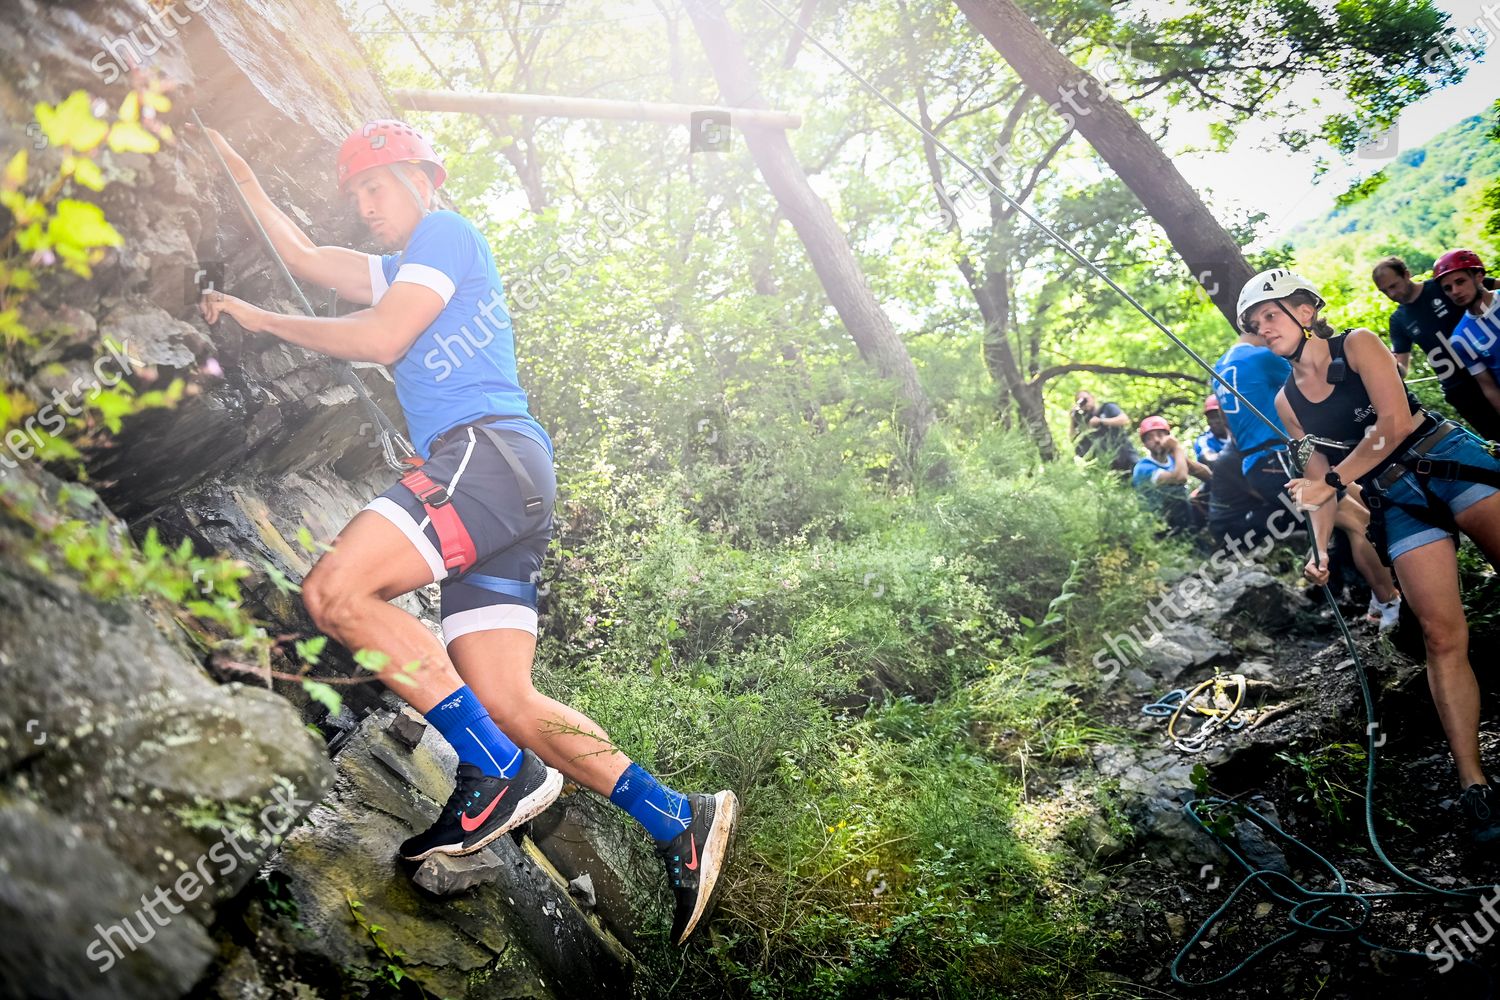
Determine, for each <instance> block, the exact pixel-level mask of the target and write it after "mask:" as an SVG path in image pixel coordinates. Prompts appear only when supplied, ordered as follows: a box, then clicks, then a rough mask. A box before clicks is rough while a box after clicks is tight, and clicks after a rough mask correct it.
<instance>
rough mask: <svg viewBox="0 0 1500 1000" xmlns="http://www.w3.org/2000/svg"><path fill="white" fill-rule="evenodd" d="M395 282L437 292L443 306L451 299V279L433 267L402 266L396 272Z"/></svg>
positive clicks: (423, 265) (452, 290) (420, 265)
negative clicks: (407, 283) (407, 282)
mask: <svg viewBox="0 0 1500 1000" xmlns="http://www.w3.org/2000/svg"><path fill="white" fill-rule="evenodd" d="M396 280H397V281H409V282H411V283H412V284H414V285H421V286H423V287H424V288H430V289H432V290H433V291H434V292H437V293H438V294H439V295H440V296H442V298H443V305H447V304H448V300H449V299H451V298H453V292H454V287H453V279H452V278H450V277H448V276H447V275H446V274H444V273H443V272H442V271H439V270H438V269H437V268H435V267H428V266H427V265H426V264H402V265H401V270H399V271H397V272H396Z"/></svg>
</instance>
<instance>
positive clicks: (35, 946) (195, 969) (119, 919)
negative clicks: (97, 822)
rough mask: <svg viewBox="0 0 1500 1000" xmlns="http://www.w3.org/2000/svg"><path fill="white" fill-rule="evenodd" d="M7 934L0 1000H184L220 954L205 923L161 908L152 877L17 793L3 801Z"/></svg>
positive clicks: (0, 823) (0, 880) (1, 915)
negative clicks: (181, 999)
mask: <svg viewBox="0 0 1500 1000" xmlns="http://www.w3.org/2000/svg"><path fill="white" fill-rule="evenodd" d="M167 902H168V903H169V902H170V900H168V901H167ZM0 935H4V938H5V947H4V948H0V996H7V997H33V998H36V1000H54V998H56V1000H95V998H98V1000H134V998H137V997H176V996H181V995H183V994H185V993H186V992H188V990H190V989H191V988H192V986H193V984H194V983H195V982H197V980H198V978H199V977H200V976H201V975H202V974H203V972H204V970H205V969H207V968H208V965H209V963H210V962H211V961H212V960H213V957H214V953H215V948H214V945H213V941H212V940H211V939H210V938H209V935H208V933H207V932H206V931H205V930H204V929H203V927H202V925H200V924H199V923H198V922H197V921H196V920H194V919H193V918H192V916H191V915H189V914H186V913H178V914H174V913H173V912H172V910H171V908H170V907H169V906H168V905H166V903H162V902H159V901H158V900H157V899H156V897H155V887H154V886H152V884H151V882H150V880H149V879H147V878H145V877H144V876H142V875H140V874H139V873H137V872H135V871H134V870H132V868H131V867H130V866H129V865H128V864H126V863H125V861H124V860H123V859H122V858H120V857H119V856H118V855H116V854H115V853H114V852H113V851H111V850H110V849H109V848H108V847H105V846H103V845H102V844H100V843H98V842H97V841H96V840H94V839H92V838H91V837H89V836H88V834H87V833H86V832H85V831H84V830H82V829H81V828H80V827H79V826H78V825H77V824H74V823H70V822H68V821H67V820H65V819H63V818H62V817H60V816H58V815H56V814H55V813H52V812H50V811H48V810H47V809H44V808H43V807H41V806H39V805H37V804H36V803H35V802H31V801H28V800H26V799H24V798H11V797H8V796H0Z"/></svg>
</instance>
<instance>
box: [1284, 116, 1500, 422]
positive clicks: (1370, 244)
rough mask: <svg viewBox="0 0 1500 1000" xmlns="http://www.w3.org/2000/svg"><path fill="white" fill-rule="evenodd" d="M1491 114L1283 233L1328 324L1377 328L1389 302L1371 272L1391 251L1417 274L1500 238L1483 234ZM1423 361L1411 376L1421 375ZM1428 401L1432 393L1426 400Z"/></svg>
mask: <svg viewBox="0 0 1500 1000" xmlns="http://www.w3.org/2000/svg"><path fill="white" fill-rule="evenodd" d="M1493 128H1494V121H1493V115H1492V113H1491V112H1490V111H1488V110H1487V111H1486V112H1485V113H1484V114H1481V115H1474V116H1473V117H1470V118H1465V119H1464V120H1463V121H1461V122H1459V123H1458V124H1457V125H1455V126H1453V127H1452V128H1450V129H1448V130H1447V131H1446V132H1443V133H1441V134H1440V135H1438V136H1436V137H1435V138H1434V139H1433V140H1432V141H1431V142H1429V143H1428V144H1427V145H1425V146H1421V147H1418V148H1416V149H1410V150H1407V151H1405V152H1403V153H1401V154H1400V155H1399V156H1397V157H1396V160H1395V162H1393V163H1392V164H1391V165H1390V166H1389V167H1387V168H1386V169H1385V171H1384V172H1383V174H1382V175H1380V176H1383V177H1384V178H1385V179H1384V180H1383V181H1379V182H1378V183H1376V184H1374V185H1371V186H1370V189H1369V192H1368V193H1367V194H1365V195H1364V196H1363V197H1360V198H1358V199H1357V200H1347V199H1346V204H1345V205H1344V206H1342V207H1339V208H1335V209H1333V210H1332V211H1330V212H1329V213H1328V214H1327V215H1325V216H1323V217H1322V218H1321V219H1318V220H1316V221H1313V222H1309V223H1307V224H1305V225H1303V226H1301V227H1299V228H1297V229H1294V230H1292V232H1291V233H1290V235H1289V236H1288V238H1287V240H1288V243H1289V244H1290V245H1291V247H1292V248H1293V260H1294V263H1295V265H1296V267H1297V268H1298V270H1300V271H1301V272H1302V273H1304V274H1306V275H1307V276H1308V277H1309V278H1311V279H1312V280H1313V281H1315V282H1317V283H1318V285H1319V286H1320V288H1321V289H1322V291H1323V295H1324V297H1325V298H1326V299H1327V300H1328V302H1329V304H1330V309H1329V318H1330V319H1331V320H1332V321H1333V323H1334V324H1335V325H1336V326H1340V327H1357V326H1364V327H1368V328H1369V329H1371V330H1375V331H1376V332H1378V333H1380V334H1382V335H1384V334H1385V333H1386V331H1387V329H1388V328H1389V324H1390V315H1391V313H1392V312H1393V311H1394V309H1395V307H1394V306H1393V305H1392V303H1391V302H1390V300H1389V299H1387V298H1386V297H1385V296H1384V295H1382V294H1381V293H1380V292H1379V290H1377V289H1376V288H1375V285H1374V282H1373V281H1372V279H1371V277H1370V272H1371V270H1372V268H1373V267H1374V265H1375V263H1376V262H1377V261H1379V260H1380V259H1381V258H1383V257H1386V256H1388V255H1390V254H1397V255H1399V256H1401V257H1402V258H1403V259H1405V261H1406V262H1407V264H1409V265H1410V266H1411V269H1412V271H1413V273H1414V274H1416V275H1417V276H1418V277H1419V278H1421V277H1426V276H1427V275H1428V274H1429V273H1430V272H1431V269H1432V263H1433V261H1434V260H1436V259H1437V258H1438V256H1439V255H1440V254H1442V253H1443V252H1444V251H1446V250H1451V249H1453V248H1455V247H1470V248H1472V249H1474V250H1476V251H1478V252H1479V253H1480V254H1481V255H1482V256H1485V257H1486V258H1493V257H1496V256H1497V255H1500V245H1497V243H1496V241H1495V239H1494V237H1493V236H1492V235H1491V234H1490V233H1488V232H1486V223H1487V220H1488V219H1489V216H1490V213H1491V209H1490V207H1489V206H1488V205H1487V204H1486V199H1485V192H1486V190H1487V189H1489V188H1490V187H1491V186H1492V185H1494V184H1495V182H1496V180H1497V179H1500V142H1495V141H1494V140H1493V139H1491V138H1490V133H1491V131H1492V130H1493ZM1424 366H1425V362H1420V361H1419V363H1418V365H1417V374H1425V367H1424ZM1425 401H1426V402H1428V403H1429V404H1434V405H1435V404H1436V403H1437V397H1436V396H1434V397H1433V398H1431V399H1427V400H1425Z"/></svg>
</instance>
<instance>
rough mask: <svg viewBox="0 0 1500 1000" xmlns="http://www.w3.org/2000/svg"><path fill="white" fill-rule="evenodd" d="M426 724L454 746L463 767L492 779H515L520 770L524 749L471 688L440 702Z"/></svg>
mask: <svg viewBox="0 0 1500 1000" xmlns="http://www.w3.org/2000/svg"><path fill="white" fill-rule="evenodd" d="M427 721H428V722H430V723H432V724H433V726H435V727H436V728H437V731H438V732H440V733H442V734H443V739H445V740H447V741H448V742H449V743H450V744H452V745H453V749H454V750H455V751H456V752H457V753H458V762H459V763H460V764H472V765H474V766H475V767H477V768H479V769H480V770H481V771H483V772H484V773H485V774H488V775H490V776H491V777H493V778H512V777H515V774H516V772H517V771H518V770H520V769H521V748H520V747H518V746H516V745H515V744H514V743H512V742H511V741H510V737H508V736H506V735H505V734H504V733H502V732H501V731H500V727H499V726H497V725H495V720H494V719H491V718H490V713H488V712H486V711H485V710H484V706H483V705H481V704H480V703H479V698H478V697H477V696H476V695H475V694H474V692H473V691H470V690H469V685H467V684H465V685H463V686H462V687H460V688H459V689H458V690H457V691H454V692H453V693H452V694H450V695H449V696H448V697H446V698H444V699H443V700H442V701H440V702H438V704H437V707H436V708H434V709H433V710H432V711H430V712H428V713H427Z"/></svg>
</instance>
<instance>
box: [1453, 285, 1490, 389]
mask: <svg viewBox="0 0 1500 1000" xmlns="http://www.w3.org/2000/svg"><path fill="white" fill-rule="evenodd" d="M1449 342H1450V343H1451V344H1452V345H1453V356H1454V357H1455V358H1457V359H1458V363H1459V364H1460V365H1462V366H1463V367H1464V368H1466V369H1468V370H1469V371H1470V372H1471V373H1472V374H1475V375H1478V374H1479V373H1480V372H1483V371H1488V372H1489V373H1490V374H1491V375H1493V376H1494V377H1495V380H1496V381H1497V382H1500V295H1497V296H1495V301H1494V302H1492V303H1490V308H1489V309H1488V310H1487V311H1486V312H1485V313H1484V315H1482V316H1475V315H1474V314H1473V313H1470V312H1465V313H1464V318H1463V319H1461V320H1459V321H1458V326H1456V327H1454V328H1453V337H1452V339H1451V340H1450V341H1449Z"/></svg>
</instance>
